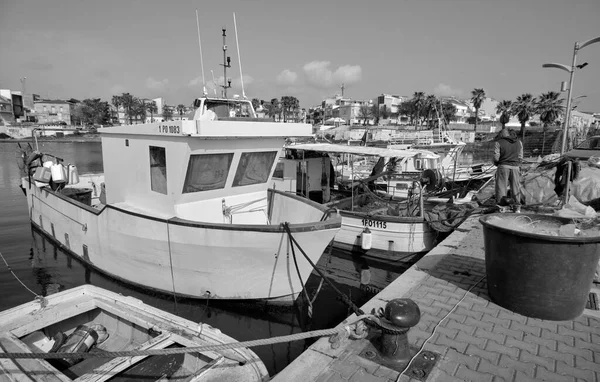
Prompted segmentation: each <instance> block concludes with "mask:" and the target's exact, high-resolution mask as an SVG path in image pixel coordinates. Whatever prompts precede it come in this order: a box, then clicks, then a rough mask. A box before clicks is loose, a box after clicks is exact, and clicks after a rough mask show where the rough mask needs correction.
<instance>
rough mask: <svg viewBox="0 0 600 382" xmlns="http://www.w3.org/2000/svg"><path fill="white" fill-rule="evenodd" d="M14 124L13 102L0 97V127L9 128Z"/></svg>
mask: <svg viewBox="0 0 600 382" xmlns="http://www.w3.org/2000/svg"><path fill="white" fill-rule="evenodd" d="M14 122H15V115H14V114H13V105H12V100H11V99H10V98H6V97H3V96H1V95H0V126H7V125H10V124H12V123H14Z"/></svg>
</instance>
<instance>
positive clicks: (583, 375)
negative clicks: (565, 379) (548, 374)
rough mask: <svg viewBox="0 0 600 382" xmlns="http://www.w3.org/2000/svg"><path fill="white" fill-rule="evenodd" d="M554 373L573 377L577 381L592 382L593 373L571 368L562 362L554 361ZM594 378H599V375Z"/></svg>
mask: <svg viewBox="0 0 600 382" xmlns="http://www.w3.org/2000/svg"><path fill="white" fill-rule="evenodd" d="M556 373H557V374H561V375H568V376H573V377H575V378H578V379H583V380H584V381H593V380H594V371H592V370H586V369H581V368H578V367H573V366H570V365H568V364H566V363H564V362H562V361H556ZM596 378H597V379H598V378H600V373H599V374H597V375H596Z"/></svg>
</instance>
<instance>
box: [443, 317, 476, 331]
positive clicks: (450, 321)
mask: <svg viewBox="0 0 600 382" xmlns="http://www.w3.org/2000/svg"><path fill="white" fill-rule="evenodd" d="M450 317H452V318H447V319H446V324H445V325H444V326H445V327H447V328H448V329H455V330H457V331H458V334H461V333H463V334H467V335H472V334H473V333H474V332H475V329H476V328H475V327H474V326H471V325H465V324H462V323H460V322H458V321H457V320H455V318H456V317H455V316H454V315H451V316H450Z"/></svg>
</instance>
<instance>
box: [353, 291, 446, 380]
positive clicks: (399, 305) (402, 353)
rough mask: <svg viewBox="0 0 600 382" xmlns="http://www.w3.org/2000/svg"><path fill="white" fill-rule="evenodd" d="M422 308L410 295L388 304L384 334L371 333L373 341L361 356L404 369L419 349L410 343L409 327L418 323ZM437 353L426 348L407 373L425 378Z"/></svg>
mask: <svg viewBox="0 0 600 382" xmlns="http://www.w3.org/2000/svg"><path fill="white" fill-rule="evenodd" d="M420 319H421V310H420V309H419V306H418V305H417V304H416V303H415V302H414V301H413V300H411V299H408V298H398V299H394V300H392V301H390V302H388V303H387V304H386V305H385V309H384V311H383V315H382V317H381V319H380V325H381V334H380V335H377V336H375V337H371V339H370V343H369V344H368V345H367V346H366V347H365V348H364V349H363V350H362V351H361V353H360V356H361V357H363V358H366V359H369V360H371V361H373V362H376V363H378V364H380V365H382V366H385V367H388V368H390V369H393V370H396V371H399V372H402V371H403V370H404V369H405V368H406V366H407V365H408V363H409V362H410V360H411V358H412V357H413V356H414V355H415V354H416V349H415V348H411V346H410V345H409V343H408V337H407V334H408V331H409V329H410V328H412V327H413V326H415V325H417V324H418V323H419V320H420ZM437 358H438V357H437V355H436V354H434V353H432V352H429V351H424V352H422V353H421V354H420V355H419V357H417V358H416V359H415V361H414V362H413V364H412V365H411V367H410V370H408V371H407V372H408V374H407V375H410V376H411V377H412V378H415V379H417V380H421V381H423V380H425V379H426V377H427V375H428V374H429V372H430V371H431V369H432V368H433V366H434V365H435V362H436V361H437Z"/></svg>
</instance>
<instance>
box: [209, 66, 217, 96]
mask: <svg viewBox="0 0 600 382" xmlns="http://www.w3.org/2000/svg"><path fill="white" fill-rule="evenodd" d="M210 74H211V75H212V79H213V86H214V88H213V90H214V91H215V97H216V96H217V81H215V73H214V72H213V70H212V69H211V70H210Z"/></svg>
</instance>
